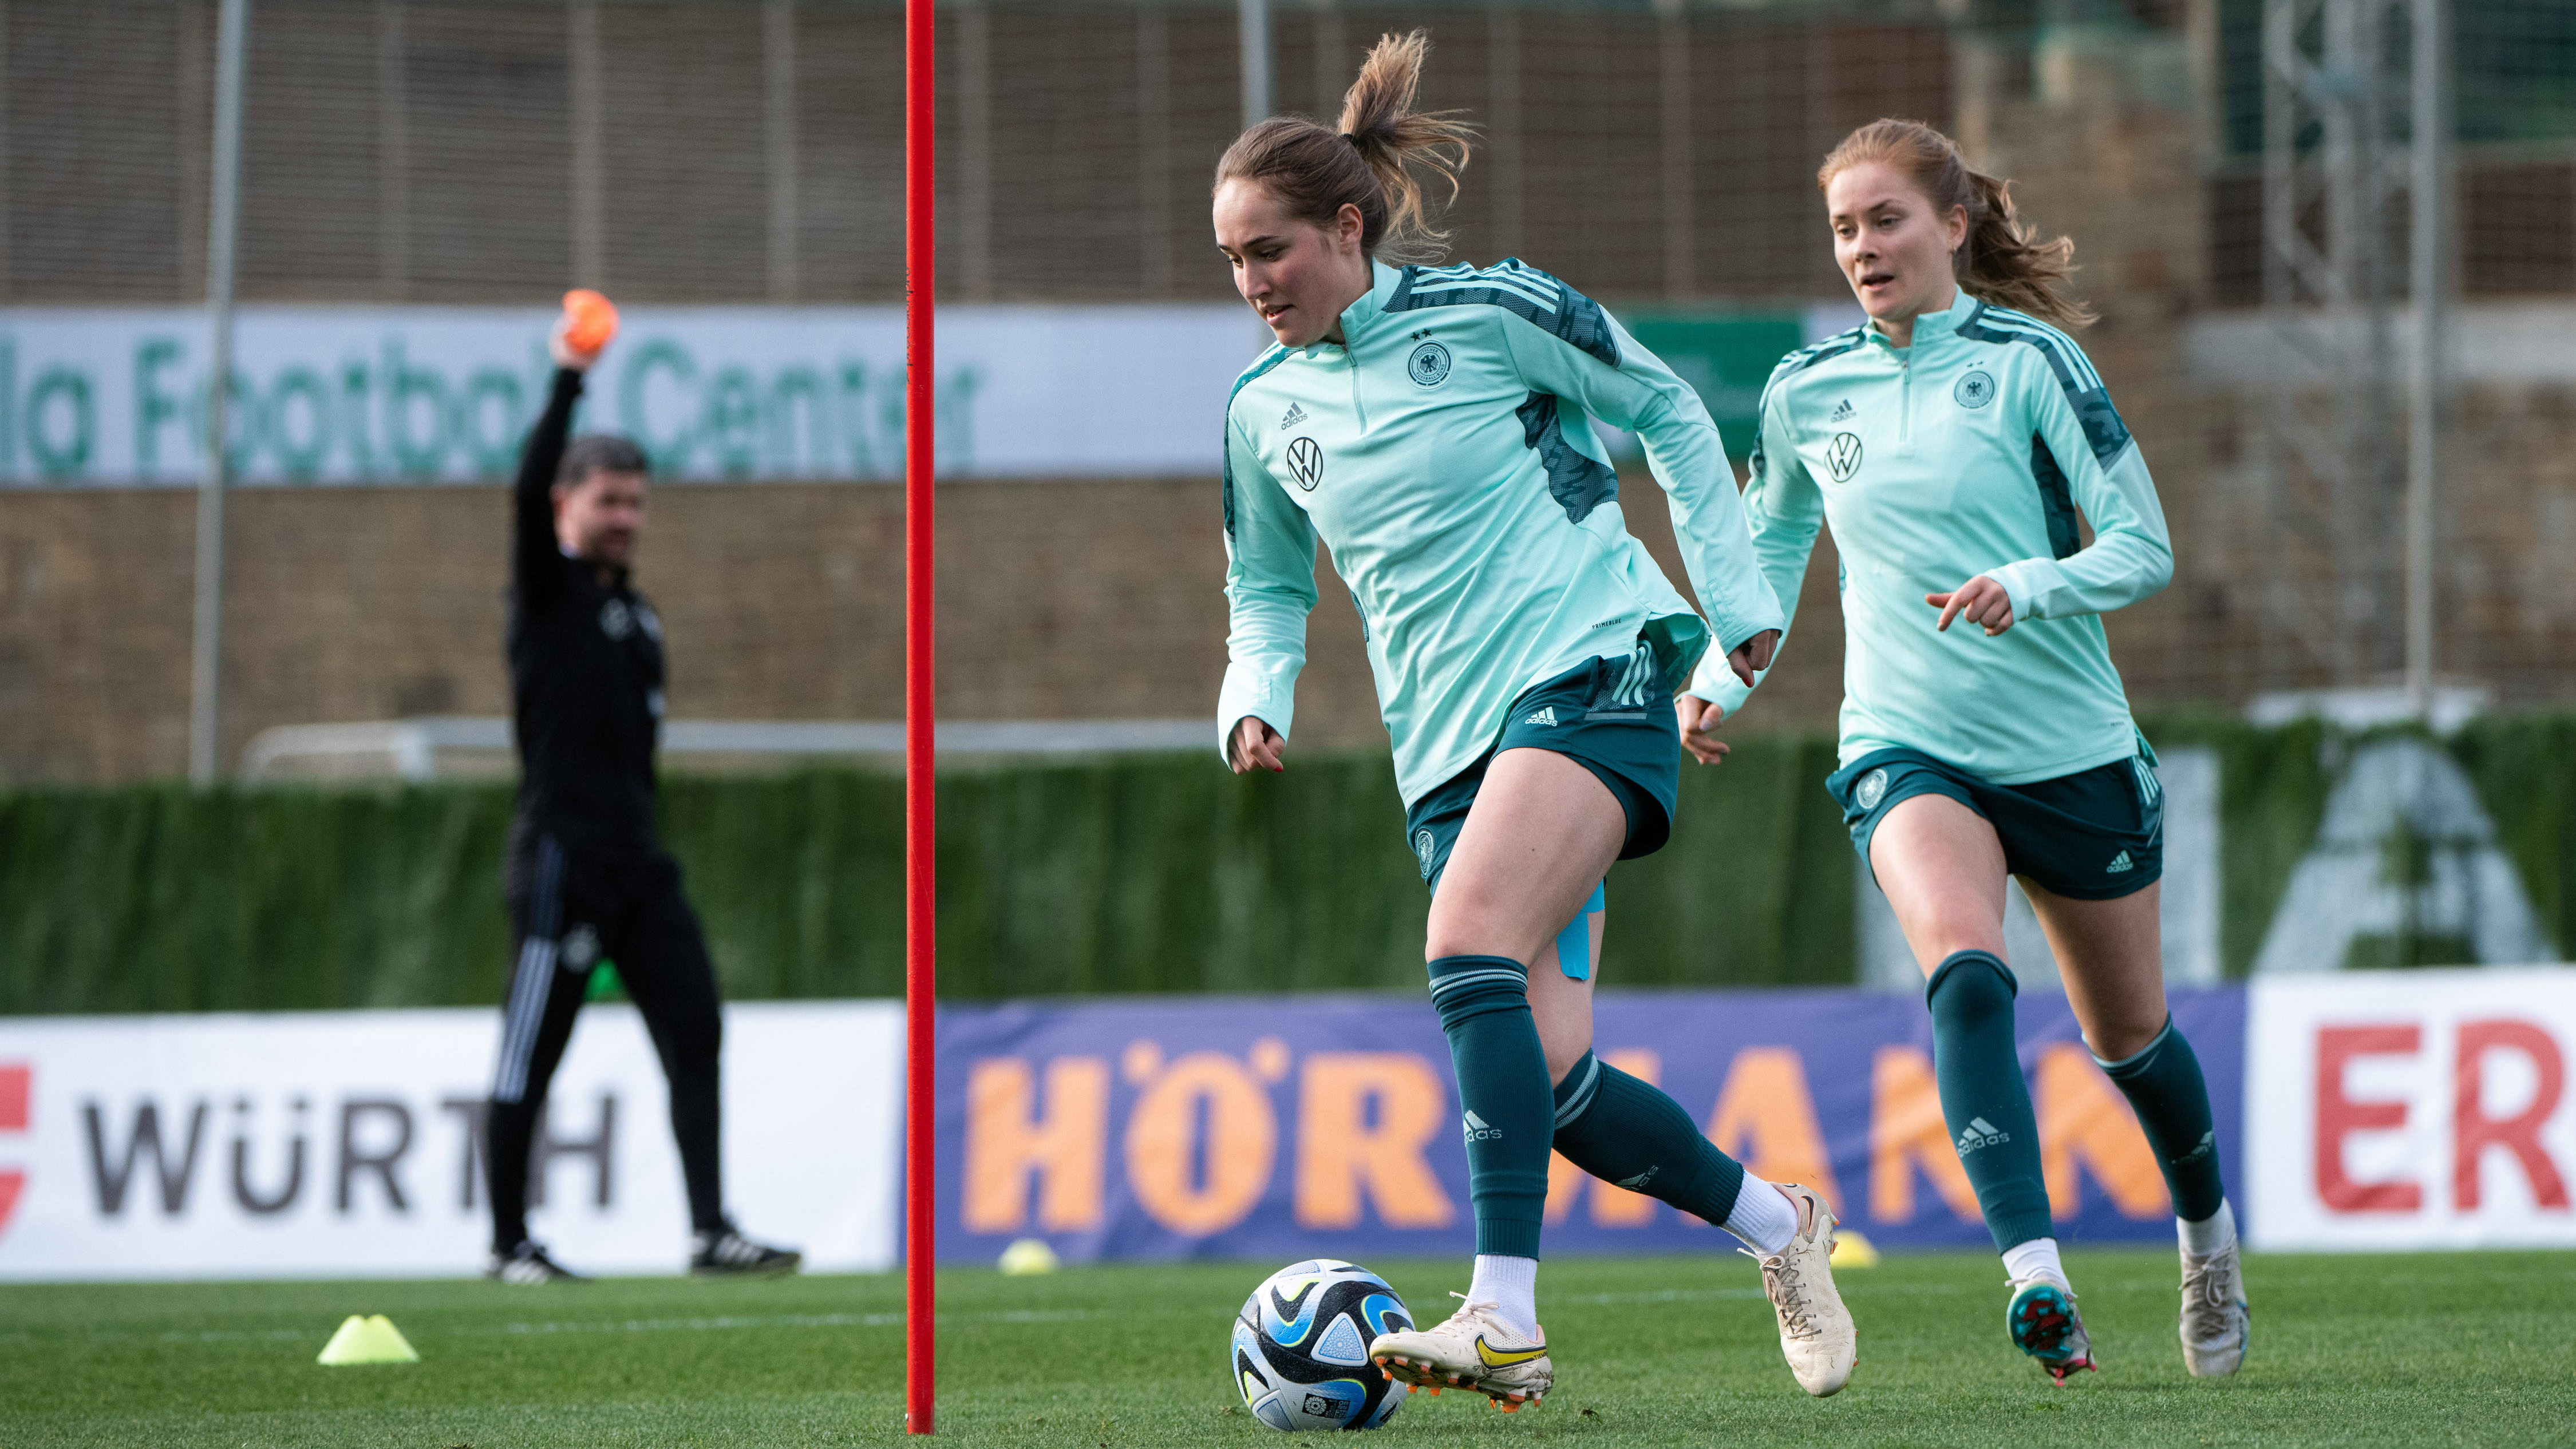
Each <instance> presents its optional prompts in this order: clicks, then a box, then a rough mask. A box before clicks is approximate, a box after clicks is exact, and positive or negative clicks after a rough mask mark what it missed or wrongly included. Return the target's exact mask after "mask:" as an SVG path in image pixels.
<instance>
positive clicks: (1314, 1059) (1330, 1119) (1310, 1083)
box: [1297, 1052, 1458, 1228]
mask: <svg viewBox="0 0 2576 1449" xmlns="http://www.w3.org/2000/svg"><path fill="white" fill-rule="evenodd" d="M1371 1101H1374V1102H1376V1104H1377V1122H1376V1124H1375V1125H1374V1126H1372V1125H1370V1123H1369V1121H1368V1118H1367V1106H1368V1104H1369V1103H1370V1102H1371ZM1448 1104H1449V1093H1448V1090H1447V1088H1446V1087H1444V1086H1443V1085H1442V1083H1441V1079H1440V1077H1439V1076H1438V1075H1436V1074H1435V1073H1434V1072H1433V1071H1432V1070H1431V1067H1430V1064H1429V1063H1427V1062H1425V1061H1423V1059H1422V1058H1420V1057H1418V1056H1416V1055H1414V1054H1413V1053H1411V1052H1317V1053H1314V1054H1313V1055H1310V1056H1308V1057H1307V1058H1306V1064H1305V1070H1304V1072H1303V1074H1302V1077H1301V1080H1300V1082H1299V1084H1298V1101H1297V1225H1298V1226H1299V1227H1306V1228H1349V1227H1357V1226H1358V1225H1359V1221H1360V1196H1361V1194H1362V1192H1363V1191H1365V1192H1366V1193H1367V1194H1368V1196H1369V1197H1371V1198H1373V1199H1375V1200H1376V1203H1377V1216H1378V1221H1380V1222H1382V1223H1384V1224H1386V1225H1387V1226H1388V1227H1391V1228H1445V1227H1447V1226H1448V1225H1449V1224H1450V1222H1451V1221H1453V1220H1454V1219H1455V1218H1456V1217H1457V1215H1458V1211H1457V1209H1456V1208H1455V1207H1454V1206H1452V1205H1451V1203H1450V1201H1449V1194H1448V1193H1446V1192H1443V1191H1442V1190H1441V1187H1440V1179H1439V1178H1438V1177H1436V1176H1434V1175H1433V1174H1432V1171H1431V1164H1430V1163H1428V1162H1426V1161H1424V1160H1423V1152H1424V1150H1425V1149H1426V1148H1428V1147H1429V1146H1430V1144H1431V1139H1432V1136H1433V1135H1434V1134H1435V1133H1437V1132H1439V1131H1440V1128H1441V1126H1442V1123H1443V1122H1444V1120H1445V1119H1446V1117H1447V1108H1448Z"/></svg>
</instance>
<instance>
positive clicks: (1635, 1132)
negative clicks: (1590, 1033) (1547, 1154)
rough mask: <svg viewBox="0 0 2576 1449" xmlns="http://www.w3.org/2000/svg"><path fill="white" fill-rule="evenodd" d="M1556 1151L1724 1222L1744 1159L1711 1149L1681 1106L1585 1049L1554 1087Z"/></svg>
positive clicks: (1607, 1177) (1605, 1176)
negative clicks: (1563, 1078) (1740, 1160)
mask: <svg viewBox="0 0 2576 1449" xmlns="http://www.w3.org/2000/svg"><path fill="white" fill-rule="evenodd" d="M1556 1150H1557V1151H1559V1152H1561V1153H1563V1154H1565V1160H1566V1161H1568V1162H1571V1163H1573V1164H1574V1165H1575V1166H1577V1167H1580V1168H1582V1169H1583V1170H1584V1171H1585V1172H1588V1173H1591V1174H1592V1175H1593V1176H1594V1177H1597V1178H1600V1179H1601V1180H1602V1181H1604V1182H1607V1183H1611V1184H1614V1185H1616V1186H1619V1187H1624V1188H1626V1189H1628V1190H1629V1191H1631V1192H1642V1193H1644V1194H1645V1195H1646V1196H1648V1197H1651V1198H1657V1199H1660V1200H1661V1201H1664V1202H1668V1203H1671V1204H1672V1205H1673V1206H1675V1207H1677V1208H1680V1209H1681V1210H1682V1211H1683V1212H1686V1213H1692V1214H1696V1215H1697V1216H1699V1217H1703V1218H1706V1219H1707V1220H1708V1221H1710V1222H1712V1223H1715V1224H1717V1225H1719V1226H1721V1227H1723V1226H1724V1225H1725V1223H1726V1218H1727V1214H1729V1213H1730V1212H1733V1211H1734V1209H1735V1195H1736V1194H1737V1193H1738V1192H1739V1191H1741V1190H1742V1189H1743V1186H1744V1164H1742V1163H1740V1162H1737V1161H1736V1160H1735V1159H1734V1158H1732V1157H1729V1156H1727V1155H1726V1154H1725V1153H1723V1152H1720V1151H1718V1150H1717V1145H1716V1144H1715V1143H1713V1142H1710V1141H1709V1140H1708V1138H1707V1137H1705V1136H1703V1135H1701V1133H1700V1130H1699V1124H1698V1123H1696V1122H1693V1121H1692V1120H1691V1117H1690V1114H1689V1113H1688V1112H1685V1111H1683V1110H1682V1106H1681V1103H1679V1102H1676V1101H1674V1100H1673V1099H1672V1098H1670V1097H1668V1096H1666V1095H1664V1093H1663V1092H1662V1091H1661V1090H1660V1089H1658V1088H1656V1087H1652V1086H1649V1085H1648V1084H1646V1083H1644V1082H1641V1081H1639V1080H1637V1079H1636V1078H1635V1077H1632V1076H1630V1075H1628V1074H1627V1073H1626V1072H1623V1071H1621V1070H1619V1069H1618V1068H1617V1067H1614V1066H1608V1065H1605V1064H1604V1063H1603V1062H1602V1061H1601V1060H1600V1059H1599V1058H1597V1057H1595V1056H1593V1055H1592V1053H1590V1052H1585V1053H1584V1054H1583V1060H1581V1061H1579V1062H1576V1063H1575V1064H1574V1070H1572V1071H1570V1072H1567V1073H1566V1074H1565V1080H1564V1081H1562V1082H1560V1083H1558V1084H1557V1087H1556Z"/></svg>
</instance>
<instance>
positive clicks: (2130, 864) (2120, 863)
mask: <svg viewBox="0 0 2576 1449" xmlns="http://www.w3.org/2000/svg"><path fill="white" fill-rule="evenodd" d="M2136 866H2137V862H2135V861H2133V860H2131V859H2129V853H2128V852H2127V851H2125V850H2124V851H2121V852H2120V853H2119V854H2118V855H2116V856H2114V857H2112V859H2111V863H2110V864H2109V865H2106V866H2104V867H2102V873H2103V874H2104V875H2118V874H2119V873H2120V872H2122V871H2124V870H2133V869H2135V868H2136Z"/></svg>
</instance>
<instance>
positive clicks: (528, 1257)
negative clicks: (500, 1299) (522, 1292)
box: [483, 1242, 582, 1286]
mask: <svg viewBox="0 0 2576 1449" xmlns="http://www.w3.org/2000/svg"><path fill="white" fill-rule="evenodd" d="M483 1276H484V1277H486V1278H489V1279H492V1280H493V1281H494V1282H497V1283H517V1284H521V1285H523V1286H524V1285H527V1284H531V1283H579V1282H581V1281H582V1276H581V1275H580V1274H579V1273H576V1272H574V1271H573V1270H571V1269H570V1268H567V1267H565V1266H564V1265H563V1264H561V1263H558V1262H556V1261H555V1260H554V1259H552V1258H549V1257H547V1256H546V1250H545V1249H543V1248H540V1247H538V1246H537V1245H536V1244H534V1243H528V1242H523V1243H521V1244H519V1246H517V1247H515V1248H512V1249H511V1250H510V1251H508V1252H506V1253H502V1252H495V1253H494V1254H493V1255H492V1256H491V1258H490V1259H488V1260H486V1261H485V1263H484V1264H483Z"/></svg>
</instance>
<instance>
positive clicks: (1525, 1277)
mask: <svg viewBox="0 0 2576 1449" xmlns="http://www.w3.org/2000/svg"><path fill="white" fill-rule="evenodd" d="M1467 1301H1468V1302H1470V1303H1491V1304H1492V1305H1494V1313H1495V1315H1496V1316H1497V1317H1499V1318H1501V1319H1502V1320H1503V1325H1504V1326H1505V1327H1506V1328H1509V1329H1510V1330H1511V1331H1512V1332H1514V1333H1517V1334H1519V1335H1520V1336H1522V1337H1523V1338H1526V1339H1529V1340H1530V1341H1531V1342H1533V1343H1535V1342H1537V1341H1538V1259H1536V1258H1497V1257H1491V1256H1488V1255H1486V1254H1484V1253H1478V1254H1477V1255H1476V1276H1475V1279H1474V1280H1473V1281H1472V1282H1470V1283H1468V1285H1467Z"/></svg>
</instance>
